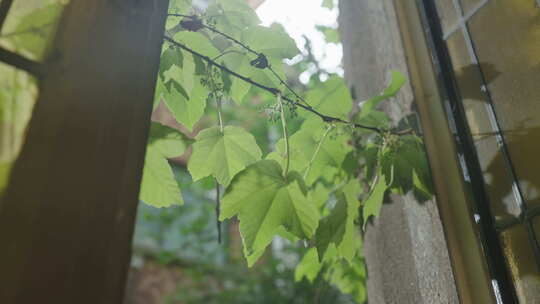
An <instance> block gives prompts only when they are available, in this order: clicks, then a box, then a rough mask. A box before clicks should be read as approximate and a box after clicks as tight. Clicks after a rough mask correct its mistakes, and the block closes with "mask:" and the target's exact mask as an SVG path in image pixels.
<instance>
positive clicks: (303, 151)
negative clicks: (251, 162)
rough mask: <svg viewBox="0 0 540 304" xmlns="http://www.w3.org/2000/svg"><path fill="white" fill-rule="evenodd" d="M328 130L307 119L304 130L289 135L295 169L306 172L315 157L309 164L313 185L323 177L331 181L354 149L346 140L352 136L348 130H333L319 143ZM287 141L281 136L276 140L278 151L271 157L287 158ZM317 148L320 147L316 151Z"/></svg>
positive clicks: (277, 159)
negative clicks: (337, 131)
mask: <svg viewBox="0 0 540 304" xmlns="http://www.w3.org/2000/svg"><path fill="white" fill-rule="evenodd" d="M312 122H315V124H314V123H312ZM324 132H325V130H324V128H322V127H320V126H319V125H318V121H306V122H304V125H302V127H301V128H300V130H299V131H297V132H296V133H294V134H293V135H292V136H291V137H290V139H289V142H290V151H289V153H290V157H291V168H292V169H293V170H296V171H298V172H300V173H302V174H304V173H305V172H306V171H307V170H308V166H310V162H311V160H313V161H312V162H311V168H309V171H307V173H308V174H307V175H306V176H305V182H306V184H307V185H312V184H313V183H314V182H315V181H317V179H319V178H321V177H322V178H324V179H326V180H327V181H332V179H333V178H334V176H335V175H336V174H337V173H338V171H339V168H340V167H341V164H342V163H343V161H344V160H345V156H346V155H347V153H348V152H349V151H351V149H352V147H351V146H349V145H347V144H345V143H346V142H347V140H348V138H347V135H344V134H341V135H333V134H329V135H327V136H326V138H325V139H324V141H323V142H322V144H321V145H320V146H319V143H320V142H321V139H322V137H323V134H324ZM331 133H332V132H331ZM334 133H335V132H334ZM284 145H285V143H284V141H283V140H279V141H278V143H277V144H276V152H275V153H271V154H269V156H268V157H267V158H269V159H274V160H276V161H278V162H280V163H281V164H284V162H285V161H286V158H285V148H284ZM317 150H318V151H317ZM315 151H317V153H316V154H315ZM314 156H315V157H314Z"/></svg>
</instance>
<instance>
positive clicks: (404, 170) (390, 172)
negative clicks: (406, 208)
mask: <svg viewBox="0 0 540 304" xmlns="http://www.w3.org/2000/svg"><path fill="white" fill-rule="evenodd" d="M380 166H381V171H382V173H383V174H384V176H385V178H386V183H387V184H388V187H389V188H390V189H392V190H393V191H394V192H396V193H399V194H405V193H407V192H409V191H410V190H415V191H417V192H418V193H419V194H421V195H422V196H423V197H424V198H426V199H429V198H430V197H431V175H430V171H429V166H428V163H427V156H426V154H425V151H424V149H423V146H422V144H421V139H420V138H418V137H416V136H410V135H407V136H402V137H400V138H399V140H398V142H397V143H396V144H395V145H394V146H392V147H388V148H386V149H382V151H381V157H380Z"/></svg>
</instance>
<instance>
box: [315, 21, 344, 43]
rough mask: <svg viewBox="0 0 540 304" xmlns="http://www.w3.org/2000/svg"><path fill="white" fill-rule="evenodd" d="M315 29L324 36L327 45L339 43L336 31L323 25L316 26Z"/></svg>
mask: <svg viewBox="0 0 540 304" xmlns="http://www.w3.org/2000/svg"><path fill="white" fill-rule="evenodd" d="M315 28H316V29H317V30H318V31H319V32H321V33H322V34H323V35H324V40H326V42H327V43H340V42H341V39H340V37H339V32H338V30H337V29H335V28H333V27H329V26H324V25H316V26H315Z"/></svg>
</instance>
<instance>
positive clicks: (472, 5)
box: [460, 0, 486, 15]
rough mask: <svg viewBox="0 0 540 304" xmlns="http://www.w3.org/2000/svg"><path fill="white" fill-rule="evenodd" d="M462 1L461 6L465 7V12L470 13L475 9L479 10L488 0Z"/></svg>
mask: <svg viewBox="0 0 540 304" xmlns="http://www.w3.org/2000/svg"><path fill="white" fill-rule="evenodd" d="M460 1H461V7H462V8H463V14H464V15H469V14H471V13H473V12H474V10H478V9H479V8H481V7H482V6H483V4H485V2H486V0H460Z"/></svg>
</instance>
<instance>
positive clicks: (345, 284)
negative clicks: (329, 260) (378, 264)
mask: <svg viewBox="0 0 540 304" xmlns="http://www.w3.org/2000/svg"><path fill="white" fill-rule="evenodd" d="M328 268H329V269H330V272H329V273H328V275H327V280H328V281H329V282H330V283H331V284H333V285H335V286H336V287H337V288H338V289H339V290H340V291H341V292H342V293H346V294H350V295H352V297H353V299H354V300H355V301H356V303H364V302H365V301H366V299H367V294H366V287H365V286H366V277H365V273H366V271H365V263H364V261H363V260H362V258H361V257H360V256H358V255H357V256H356V257H355V259H354V261H353V262H351V263H347V262H344V261H336V262H335V263H333V264H332V265H331V266H329V267H328Z"/></svg>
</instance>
